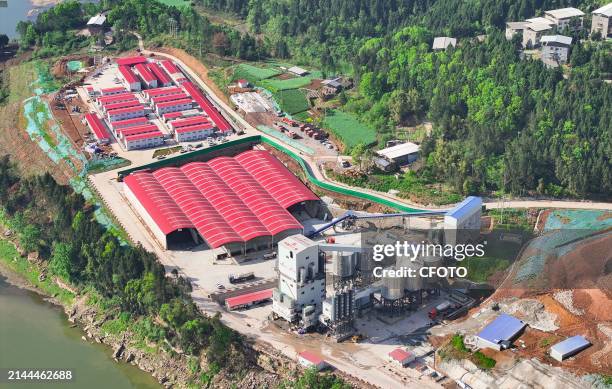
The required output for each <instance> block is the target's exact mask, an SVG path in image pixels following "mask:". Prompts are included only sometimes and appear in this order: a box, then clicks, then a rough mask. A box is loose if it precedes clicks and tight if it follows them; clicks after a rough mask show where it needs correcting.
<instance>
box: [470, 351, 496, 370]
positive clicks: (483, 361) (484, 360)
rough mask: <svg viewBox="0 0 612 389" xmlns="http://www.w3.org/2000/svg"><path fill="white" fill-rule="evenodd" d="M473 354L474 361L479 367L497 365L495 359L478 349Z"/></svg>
mask: <svg viewBox="0 0 612 389" xmlns="http://www.w3.org/2000/svg"><path fill="white" fill-rule="evenodd" d="M472 356H473V359H472V361H473V362H474V363H475V364H476V366H478V367H479V368H481V369H483V370H488V369H492V368H494V367H495V364H496V363H497V362H496V361H495V359H493V358H490V357H487V356H486V355H484V354H483V353H481V352H480V351H476V352H475V353H474V354H473V355H472Z"/></svg>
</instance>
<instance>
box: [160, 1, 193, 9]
mask: <svg viewBox="0 0 612 389" xmlns="http://www.w3.org/2000/svg"><path fill="white" fill-rule="evenodd" d="M157 1H159V2H160V3H163V4H166V5H169V6H171V7H182V6H185V5H190V4H191V1H189V0H157Z"/></svg>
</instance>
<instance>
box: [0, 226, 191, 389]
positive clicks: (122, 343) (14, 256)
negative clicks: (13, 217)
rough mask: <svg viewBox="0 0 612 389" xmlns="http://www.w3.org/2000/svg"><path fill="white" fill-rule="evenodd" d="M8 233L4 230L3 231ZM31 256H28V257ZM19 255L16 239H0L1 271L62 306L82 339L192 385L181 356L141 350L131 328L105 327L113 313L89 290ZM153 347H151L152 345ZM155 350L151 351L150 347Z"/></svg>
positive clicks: (168, 383)
mask: <svg viewBox="0 0 612 389" xmlns="http://www.w3.org/2000/svg"><path fill="white" fill-rule="evenodd" d="M3 233H4V234H6V232H5V231H3ZM28 257H29V259H28ZM28 257H26V256H22V255H20V253H19V251H18V248H17V246H16V245H15V244H14V242H12V241H10V240H7V239H6V237H5V238H4V239H1V240H0V274H2V275H3V276H4V277H5V278H6V282H8V283H9V284H11V285H13V286H16V287H18V288H21V289H26V290H30V291H32V292H35V293H37V294H39V295H40V296H42V297H43V298H44V299H45V300H46V301H48V302H50V303H52V304H54V305H57V306H59V307H61V308H62V309H63V310H64V312H65V313H66V315H67V317H68V321H69V322H70V323H72V324H74V325H76V326H78V327H79V328H80V329H81V331H83V333H84V335H83V337H82V339H83V340H84V341H88V342H95V343H101V344H104V345H106V346H107V347H109V348H110V349H111V350H112V351H113V354H112V355H113V358H114V359H115V360H116V361H118V362H119V361H123V362H126V363H130V364H132V365H135V366H137V367H138V368H140V369H141V370H143V371H145V372H148V373H151V375H152V376H153V377H154V378H156V379H157V380H158V382H159V383H160V384H162V385H164V386H165V387H168V388H169V387H174V386H177V387H188V386H190V385H191V384H193V381H194V378H195V377H193V374H192V373H191V372H190V371H189V367H188V366H189V361H188V360H187V358H186V357H184V356H180V355H174V356H171V355H170V354H168V353H166V352H163V351H161V352H160V350H155V353H153V352H149V353H147V352H146V351H143V350H141V349H138V348H137V347H135V346H134V345H132V344H131V342H130V341H129V340H130V339H131V336H130V335H133V334H130V331H129V330H127V329H126V330H125V331H121V332H118V333H116V334H112V333H108V332H107V331H105V330H104V328H103V324H104V323H105V322H106V321H108V320H109V319H111V318H112V315H110V314H108V313H106V312H103V311H102V310H100V308H99V307H98V306H96V305H95V304H92V299H91V296H90V295H89V293H85V294H73V293H72V292H70V291H69V290H66V289H64V288H68V287H67V286H64V288H62V287H61V286H60V284H61V283H60V284H58V283H57V282H56V281H55V280H52V279H51V278H47V277H45V276H43V277H41V276H40V275H41V274H45V273H46V271H45V270H44V269H42V268H41V267H40V264H38V263H36V261H35V260H34V259H33V256H31V255H30V256H28ZM151 348H152V347H151ZM151 351H152V350H151Z"/></svg>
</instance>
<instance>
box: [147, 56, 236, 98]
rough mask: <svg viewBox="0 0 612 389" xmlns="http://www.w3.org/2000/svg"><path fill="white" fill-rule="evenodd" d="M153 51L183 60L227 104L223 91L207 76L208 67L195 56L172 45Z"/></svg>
mask: <svg viewBox="0 0 612 389" xmlns="http://www.w3.org/2000/svg"><path fill="white" fill-rule="evenodd" d="M155 51H159V52H162V53H167V54H169V55H172V56H175V57H177V58H178V59H180V60H181V61H183V62H184V63H185V65H187V66H189V67H190V68H191V70H193V71H194V72H196V73H197V74H198V76H199V77H200V78H201V79H202V81H204V82H205V83H206V85H208V87H209V88H211V89H212V90H213V91H214V92H215V95H217V97H218V98H220V99H221V100H223V102H225V103H226V104H229V99H228V98H227V96H226V95H225V93H224V92H223V91H222V90H221V88H219V87H218V86H217V84H215V82H214V81H213V80H211V79H210V78H209V77H208V68H207V67H206V66H204V64H202V62H200V61H199V60H198V59H197V58H195V57H194V56H192V55H191V54H188V53H187V52H186V51H185V50H182V49H176V48H174V47H160V48H156V49H155Z"/></svg>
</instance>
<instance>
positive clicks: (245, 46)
mask: <svg viewBox="0 0 612 389" xmlns="http://www.w3.org/2000/svg"><path fill="white" fill-rule="evenodd" d="M194 4H196V5H197V6H205V7H208V8H209V9H212V10H219V11H224V12H231V13H235V14H237V15H238V16H240V17H243V18H245V19H246V20H247V22H248V25H249V28H250V30H251V33H250V34H241V33H239V32H238V31H236V30H235V29H232V28H231V27H229V26H223V25H217V24H213V23H211V22H210V21H209V20H208V19H207V18H206V17H204V16H202V15H201V14H200V13H199V12H198V8H197V7H182V8H180V9H177V8H175V7H169V6H166V5H163V4H161V3H157V2H154V1H147V0H123V1H118V0H102V1H101V2H100V3H99V4H87V5H81V4H79V3H77V2H74V1H67V2H64V3H62V5H61V7H55V8H53V9H52V10H51V11H48V12H44V13H42V14H41V15H40V16H39V17H38V19H37V21H36V22H34V23H31V22H27V23H21V24H20V25H19V27H18V29H19V32H20V36H21V45H22V47H24V48H26V47H34V48H35V49H36V50H35V53H36V55H38V56H48V55H57V54H61V53H67V52H70V51H73V50H74V49H75V48H79V47H83V46H86V45H87V44H88V42H87V39H86V38H84V37H82V36H78V35H76V34H75V30H76V29H78V28H80V27H82V26H84V23H85V21H86V20H87V18H88V17H89V16H90V15H92V14H94V13H95V12H99V11H101V10H107V11H109V12H108V20H109V22H110V23H111V24H112V25H113V26H114V27H115V29H116V38H117V40H118V42H117V44H116V45H115V49H118V50H122V49H125V48H128V47H129V45H130V44H132V45H133V44H134V41H133V40H132V41H130V38H132V36H131V35H130V34H129V31H138V32H140V33H141V34H142V35H143V36H144V37H145V39H147V41H148V42H149V44H154V45H155V44H159V45H161V44H165V45H173V46H178V47H183V48H185V49H187V50H188V51H190V52H191V53H194V54H196V55H199V56H205V55H206V53H215V54H217V55H220V56H232V57H238V58H241V59H247V60H258V59H265V58H266V57H269V56H277V57H281V58H291V61H292V62H295V63H300V64H310V65H313V66H315V67H320V68H321V69H322V70H324V71H325V72H326V73H327V74H333V73H337V72H343V73H349V74H351V75H352V76H353V77H354V79H355V81H356V85H357V88H356V89H355V91H352V92H351V93H348V94H342V95H341V98H340V103H341V104H342V105H343V107H342V109H343V110H345V111H351V112H353V113H354V114H356V115H357V116H358V117H359V118H360V119H361V121H363V122H367V123H369V124H371V125H372V126H373V127H374V128H376V131H377V133H378V140H379V144H383V143H384V141H385V140H388V139H392V138H393V137H394V132H395V129H396V128H397V127H398V126H401V125H405V124H406V123H410V122H415V121H418V120H429V121H431V122H432V123H433V131H432V133H431V134H430V136H428V137H427V138H426V139H425V141H424V143H423V145H422V156H423V160H424V161H425V163H424V168H423V169H421V170H420V172H419V173H418V174H419V179H420V180H421V181H422V182H425V183H427V182H429V183H435V182H439V181H444V182H447V183H448V184H451V185H452V187H453V188H454V190H455V191H457V192H460V193H463V194H468V193H472V194H474V193H492V192H496V191H504V192H511V193H513V194H519V195H526V194H534V193H536V194H546V195H553V196H557V197H564V196H599V197H601V196H603V197H610V194H611V193H612V169H611V168H610V157H609V156H610V155H612V140H611V136H610V134H611V133H612V128H611V124H610V123H612V108H611V107H612V85H611V84H610V83H607V82H605V80H609V79H610V78H612V54H611V51H612V49H611V45H610V43H605V42H601V41H589V40H588V39H586V38H587V34H586V32H585V31H583V32H578V33H575V34H574V35H573V39H574V44H573V46H572V52H571V56H570V64H569V65H570V66H569V67H567V68H564V69H563V70H561V69H547V68H545V67H544V66H543V65H542V64H541V63H540V62H539V61H537V60H530V59H522V55H521V52H520V50H519V48H520V46H519V44H518V42H517V41H516V40H515V41H512V42H508V41H506V40H505V39H504V37H503V26H504V23H505V21H506V20H522V19H524V18H526V17H532V16H535V15H541V13H542V11H543V10H545V9H551V8H557V7H562V6H568V5H574V6H577V7H579V8H581V9H582V10H583V11H585V12H588V11H590V10H592V9H593V8H595V7H596V6H597V5H599V4H598V3H597V2H596V1H595V0H587V1H555V0H521V1H510V0H482V1H478V2H476V1H473V0H472V1H460V0H445V1H441V0H415V1H407V0H404V1H401V0H333V1H331V0H261V1H247V0H194ZM170 19H174V20H175V21H177V24H178V27H179V29H180V33H179V35H178V36H176V37H171V36H170V35H169V34H168V32H169V23H170ZM585 24H586V27H587V29H588V27H589V18H588V17H587V18H586V21H585ZM484 34H486V37H485V38H484V39H483V41H482V42H481V41H479V40H477V39H476V36H477V35H481V38H482V35H484ZM439 35H447V36H453V37H456V38H458V42H459V43H458V47H457V48H455V49H452V48H451V49H448V50H447V51H443V52H433V51H432V50H431V43H432V41H433V38H434V36H439Z"/></svg>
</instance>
